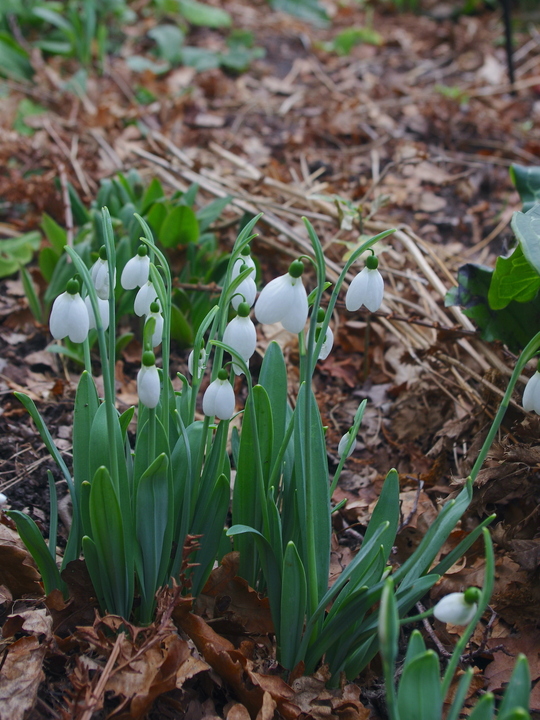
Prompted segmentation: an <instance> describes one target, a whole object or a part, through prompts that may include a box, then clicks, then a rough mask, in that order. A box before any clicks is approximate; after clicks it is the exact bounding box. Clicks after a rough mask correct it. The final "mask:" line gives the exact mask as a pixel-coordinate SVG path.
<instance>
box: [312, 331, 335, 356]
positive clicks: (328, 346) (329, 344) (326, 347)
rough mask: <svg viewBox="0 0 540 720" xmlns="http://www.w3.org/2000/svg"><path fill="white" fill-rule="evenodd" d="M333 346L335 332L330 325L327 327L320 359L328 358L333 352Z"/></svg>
mask: <svg viewBox="0 0 540 720" xmlns="http://www.w3.org/2000/svg"><path fill="white" fill-rule="evenodd" d="M308 337H309V336H308ZM333 347H334V333H333V332H332V330H331V329H330V327H327V328H326V337H325V338H324V340H323V344H322V345H321V351H320V352H319V360H326V358H327V357H328V356H329V355H330V353H331V352H332V348H333Z"/></svg>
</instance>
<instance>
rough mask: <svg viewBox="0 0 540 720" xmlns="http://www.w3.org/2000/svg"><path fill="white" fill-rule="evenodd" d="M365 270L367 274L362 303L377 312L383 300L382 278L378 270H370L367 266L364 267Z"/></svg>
mask: <svg viewBox="0 0 540 720" xmlns="http://www.w3.org/2000/svg"><path fill="white" fill-rule="evenodd" d="M366 270H367V274H368V282H367V289H366V297H365V299H364V305H365V306H366V307H367V309H368V310H370V311H371V312H377V310H378V309H379V308H380V307H381V305H382V301H383V295H384V280H383V279H382V275H381V273H380V272H379V271H378V270H370V269H369V268H366Z"/></svg>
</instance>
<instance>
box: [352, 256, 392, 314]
mask: <svg viewBox="0 0 540 720" xmlns="http://www.w3.org/2000/svg"><path fill="white" fill-rule="evenodd" d="M378 266H379V261H378V260H377V258H376V257H375V255H370V256H369V257H368V258H367V260H366V267H365V268H364V269H363V270H362V272H361V273H360V274H359V275H357V276H356V277H355V278H354V280H353V281H352V283H351V284H350V285H349V289H348V290H347V295H346V296H345V305H346V307H347V310H349V311H354V310H358V309H359V308H360V307H361V306H362V305H365V306H366V307H367V309H368V310H370V311H371V312H377V310H378V309H379V308H380V307H381V303H382V299H383V293H384V281H383V279H382V275H381V273H380V272H379V271H378V270H377V268H378Z"/></svg>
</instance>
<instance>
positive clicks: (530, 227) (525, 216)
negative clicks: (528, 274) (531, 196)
mask: <svg viewBox="0 0 540 720" xmlns="http://www.w3.org/2000/svg"><path fill="white" fill-rule="evenodd" d="M512 230H513V231H514V234H515V236H516V237H517V239H518V240H519V242H520V243H521V248H522V250H523V254H524V255H525V257H526V258H527V260H528V261H529V262H530V264H531V265H532V266H533V268H534V269H535V270H536V272H537V273H538V274H539V275H540V203H536V204H535V205H533V206H532V207H531V209H530V210H528V211H527V212H526V213H522V212H515V213H514V215H513V216H512Z"/></svg>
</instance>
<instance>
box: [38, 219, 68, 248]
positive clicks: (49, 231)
mask: <svg viewBox="0 0 540 720" xmlns="http://www.w3.org/2000/svg"><path fill="white" fill-rule="evenodd" d="M41 228H42V230H43V232H44V233H45V235H46V236H47V240H48V241H49V242H50V243H51V245H52V248H53V250H54V252H55V254H56V256H57V257H60V255H61V254H62V252H63V251H64V246H65V245H67V232H66V231H65V230H64V228H63V227H61V226H60V225H59V224H58V223H57V222H56V220H53V218H52V217H51V216H50V215H47V213H43V216H42V218H41Z"/></svg>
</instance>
